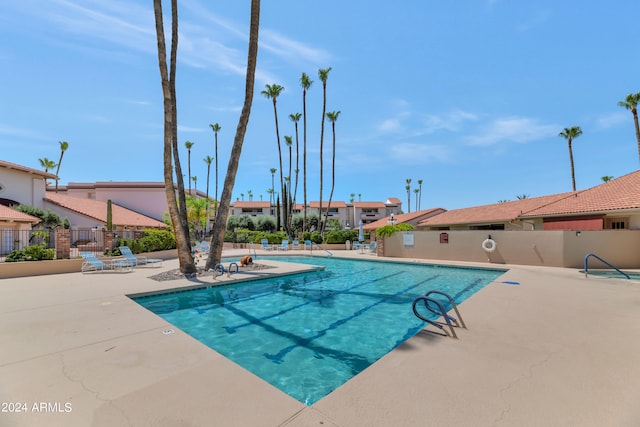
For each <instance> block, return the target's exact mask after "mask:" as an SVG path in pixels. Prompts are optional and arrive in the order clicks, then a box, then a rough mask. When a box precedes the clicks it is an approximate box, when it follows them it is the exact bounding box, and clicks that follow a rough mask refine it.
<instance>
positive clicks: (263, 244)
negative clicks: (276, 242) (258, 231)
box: [260, 239, 273, 251]
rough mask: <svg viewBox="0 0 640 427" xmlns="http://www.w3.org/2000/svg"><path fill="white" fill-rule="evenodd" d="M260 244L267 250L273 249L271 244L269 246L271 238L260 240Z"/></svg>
mask: <svg viewBox="0 0 640 427" xmlns="http://www.w3.org/2000/svg"><path fill="white" fill-rule="evenodd" d="M260 244H261V245H262V249H264V250H265V251H270V250H271V249H273V248H272V247H271V246H269V240H268V239H262V240H260Z"/></svg>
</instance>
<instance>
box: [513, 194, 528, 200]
mask: <svg viewBox="0 0 640 427" xmlns="http://www.w3.org/2000/svg"><path fill="white" fill-rule="evenodd" d="M528 198H529V195H528V194H519V195H517V196H516V199H518V200H524V199H528Z"/></svg>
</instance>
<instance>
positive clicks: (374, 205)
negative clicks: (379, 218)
mask: <svg viewBox="0 0 640 427" xmlns="http://www.w3.org/2000/svg"><path fill="white" fill-rule="evenodd" d="M353 206H355V207H356V208H360V209H371V208H385V207H386V205H385V204H384V203H382V202H353Z"/></svg>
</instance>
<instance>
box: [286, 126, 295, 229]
mask: <svg viewBox="0 0 640 427" xmlns="http://www.w3.org/2000/svg"><path fill="white" fill-rule="evenodd" d="M284 143H285V145H286V146H287V148H289V175H287V177H286V178H285V180H286V182H287V194H286V195H287V199H286V200H287V203H286V204H285V206H284V209H286V210H287V216H286V217H287V227H288V228H287V230H290V229H291V217H292V215H293V197H292V196H293V194H292V193H291V171H292V169H293V137H291V136H288V135H285V137H284Z"/></svg>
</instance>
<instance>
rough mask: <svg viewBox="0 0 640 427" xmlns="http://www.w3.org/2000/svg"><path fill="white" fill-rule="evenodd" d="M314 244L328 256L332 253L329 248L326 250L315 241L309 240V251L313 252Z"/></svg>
mask: <svg viewBox="0 0 640 427" xmlns="http://www.w3.org/2000/svg"><path fill="white" fill-rule="evenodd" d="M314 245H315V246H317V247H318V249H321V250H323V251H325V252H326V253H327V254H328V256H333V254H332V253H331V252H330V251H329V250H327V249H325V248H323V247H322V246H320V245H319V244H317V243H316V242H311V249H310V251H311V253H313V246H314Z"/></svg>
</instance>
